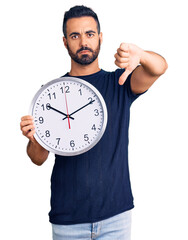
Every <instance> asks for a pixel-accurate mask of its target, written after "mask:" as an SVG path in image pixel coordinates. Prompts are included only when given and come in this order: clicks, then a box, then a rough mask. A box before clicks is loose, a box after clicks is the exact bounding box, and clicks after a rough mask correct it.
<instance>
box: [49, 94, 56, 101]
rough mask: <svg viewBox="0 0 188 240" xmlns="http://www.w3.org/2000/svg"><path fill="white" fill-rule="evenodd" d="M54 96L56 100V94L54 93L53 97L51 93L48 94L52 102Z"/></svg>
mask: <svg viewBox="0 0 188 240" xmlns="http://www.w3.org/2000/svg"><path fill="white" fill-rule="evenodd" d="M52 96H53V98H54V99H56V94H55V92H54V93H52V95H51V93H48V97H49V99H50V100H51V99H52Z"/></svg>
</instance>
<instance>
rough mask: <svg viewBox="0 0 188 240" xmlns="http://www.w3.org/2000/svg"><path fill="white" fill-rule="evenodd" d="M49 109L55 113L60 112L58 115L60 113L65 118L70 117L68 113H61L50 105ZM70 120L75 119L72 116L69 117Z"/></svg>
mask: <svg viewBox="0 0 188 240" xmlns="http://www.w3.org/2000/svg"><path fill="white" fill-rule="evenodd" d="M48 108H50V109H52V110H54V111H56V112H58V113H60V114H62V115H64V116H66V118H67V117H68V115H67V114H66V113H64V112H61V111H59V110H58V109H56V108H54V107H52V106H51V105H49V106H48ZM69 118H71V119H72V120H74V118H73V117H71V116H69Z"/></svg>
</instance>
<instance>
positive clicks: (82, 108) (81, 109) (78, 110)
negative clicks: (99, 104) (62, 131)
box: [63, 100, 95, 120]
mask: <svg viewBox="0 0 188 240" xmlns="http://www.w3.org/2000/svg"><path fill="white" fill-rule="evenodd" d="M93 102H95V100H91V101H90V102H89V103H87V104H85V105H84V106H82V107H81V108H79V109H77V110H76V111H74V112H73V113H71V114H69V118H71V115H73V114H75V113H77V112H78V111H80V110H82V109H83V108H85V107H87V106H89V105H90V104H92V103H93ZM66 118H68V116H66V117H65V118H63V120H65V119H66Z"/></svg>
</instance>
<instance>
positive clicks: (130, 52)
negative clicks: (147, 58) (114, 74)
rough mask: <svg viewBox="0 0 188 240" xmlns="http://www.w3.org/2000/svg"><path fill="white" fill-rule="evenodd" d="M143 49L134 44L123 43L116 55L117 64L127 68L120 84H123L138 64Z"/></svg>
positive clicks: (120, 79)
mask: <svg viewBox="0 0 188 240" xmlns="http://www.w3.org/2000/svg"><path fill="white" fill-rule="evenodd" d="M142 52H143V50H142V49H141V48H139V47H137V46H136V45H134V44H130V43H121V44H120V47H119V48H118V49H117V53H116V54H115V55H114V57H115V59H116V60H115V64H116V65H117V66H118V67H120V68H125V72H124V73H123V74H122V75H121V76H120V78H119V84H120V85H123V84H124V83H125V81H126V79H127V77H128V76H129V74H130V73H131V72H132V71H133V70H134V69H135V68H136V67H137V66H138V64H139V63H140V61H141V55H142Z"/></svg>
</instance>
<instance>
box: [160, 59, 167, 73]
mask: <svg viewBox="0 0 188 240" xmlns="http://www.w3.org/2000/svg"><path fill="white" fill-rule="evenodd" d="M167 69H168V63H167V61H166V60H165V59H164V64H163V67H162V71H161V75H162V74H164V73H165V72H166V70H167Z"/></svg>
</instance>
